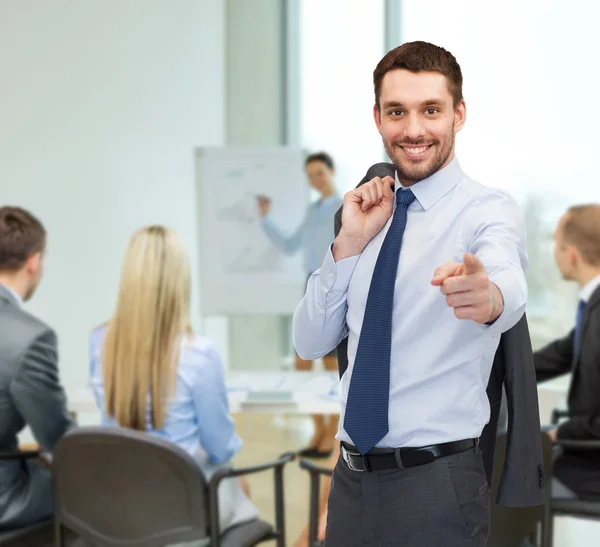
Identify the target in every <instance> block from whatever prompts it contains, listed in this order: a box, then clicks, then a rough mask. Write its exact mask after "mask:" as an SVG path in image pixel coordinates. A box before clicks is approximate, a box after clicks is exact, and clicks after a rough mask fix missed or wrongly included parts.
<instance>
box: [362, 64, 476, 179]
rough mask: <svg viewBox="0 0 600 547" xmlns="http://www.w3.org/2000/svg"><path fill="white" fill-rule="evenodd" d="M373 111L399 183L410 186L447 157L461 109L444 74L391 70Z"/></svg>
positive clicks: (461, 119) (462, 113) (460, 123)
mask: <svg viewBox="0 0 600 547" xmlns="http://www.w3.org/2000/svg"><path fill="white" fill-rule="evenodd" d="M373 114H374V117H375V123H376V124H377V129H378V130H379V133H380V134H381V138H382V139H383V145H384V146H385V151H386V152H387V154H388V156H389V158H390V160H392V162H393V163H394V166H395V167H396V170H397V172H398V178H399V179H400V182H401V183H402V184H403V185H405V186H410V185H412V184H414V183H415V182H418V181H420V180H423V179H425V178H427V177H429V176H431V175H433V173H435V172H436V171H439V170H440V169H442V168H443V167H445V166H446V165H448V164H449V163H450V162H451V161H452V159H453V158H454V139H455V136H456V133H458V131H460V130H461V129H462V127H463V125H464V123H465V119H466V108H465V103H464V101H463V100H461V101H460V102H459V103H458V104H457V105H455V104H454V101H453V98H452V95H451V93H450V91H449V88H448V81H447V79H446V77H445V76H444V75H443V74H440V73H438V72H410V71H408V70H404V69H395V70H391V71H390V72H388V73H387V74H386V75H385V76H384V78H383V81H382V83H381V94H380V97H379V105H375V107H374V109H373Z"/></svg>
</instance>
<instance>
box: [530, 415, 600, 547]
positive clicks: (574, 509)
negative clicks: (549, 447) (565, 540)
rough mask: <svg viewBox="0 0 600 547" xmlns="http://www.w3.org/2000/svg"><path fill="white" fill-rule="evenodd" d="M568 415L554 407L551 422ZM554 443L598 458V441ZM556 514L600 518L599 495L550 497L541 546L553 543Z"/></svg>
mask: <svg viewBox="0 0 600 547" xmlns="http://www.w3.org/2000/svg"><path fill="white" fill-rule="evenodd" d="M568 416H569V413H568V411H567V410H564V409H558V408H555V409H554V410H553V411H552V420H551V423H552V424H555V425H556V424H558V421H559V419H560V418H567V417H568ZM555 444H557V445H558V446H561V447H563V449H565V450H572V451H578V452H598V457H599V458H600V441H596V440H590V441H579V440H578V441H572V440H568V439H564V440H561V439H559V440H557V441H556V443H555ZM556 515H564V516H571V517H587V518H594V519H600V497H599V498H598V499H597V500H582V499H577V498H574V499H571V498H555V497H551V498H550V499H549V501H548V503H547V504H546V516H545V520H546V530H545V533H544V543H542V547H552V545H553V541H554V517H555V516H556Z"/></svg>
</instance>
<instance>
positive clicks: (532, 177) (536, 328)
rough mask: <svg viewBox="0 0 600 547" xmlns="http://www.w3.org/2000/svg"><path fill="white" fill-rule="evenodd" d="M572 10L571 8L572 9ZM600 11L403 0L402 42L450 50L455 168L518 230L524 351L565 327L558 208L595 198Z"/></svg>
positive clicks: (572, 298)
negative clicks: (461, 112)
mask: <svg viewBox="0 0 600 547" xmlns="http://www.w3.org/2000/svg"><path fill="white" fill-rule="evenodd" d="M576 5H579V6H581V8H582V9H580V10H577V9H575V8H574V6H576ZM599 18H600V4H595V3H587V2H586V3H585V5H584V3H583V2H580V3H576V2H575V3H565V2H563V3H561V2H521V1H519V0H507V1H504V2H501V3H495V4H494V3H488V2H471V1H468V0H454V1H453V2H448V1H447V0H405V1H404V2H403V3H402V16H401V20H400V21H398V24H399V25H401V36H402V40H403V41H411V40H426V41H429V42H433V43H435V44H437V45H440V46H443V47H445V48H446V49H448V50H449V51H451V52H452V53H453V54H454V55H455V56H456V58H457V60H458V62H459V63H460V65H461V67H462V70H463V76H464V95H465V100H466V103H467V113H468V114H467V124H466V126H465V128H464V129H463V131H462V132H461V134H459V136H458V138H457V155H458V158H459V160H460V162H461V165H462V167H463V169H464V170H465V171H466V172H467V173H469V175H470V176H472V177H473V178H475V179H476V180H479V181H480V182H482V183H483V184H486V185H489V186H496V187H501V188H504V189H506V190H508V191H510V192H511V193H512V195H513V196H514V197H515V198H516V199H517V200H518V201H519V203H520V205H521V206H522V208H523V209H524V212H525V214H526V219H527V229H528V252H529V268H528V272H527V278H528V283H529V303H528V311H527V314H528V319H529V323H530V330H531V333H532V339H533V344H534V347H539V346H540V345H541V344H543V343H546V342H547V341H549V340H551V339H554V338H556V337H557V336H561V335H563V334H565V333H566V332H567V331H568V330H569V329H570V328H572V326H573V324H574V318H575V306H576V304H577V287H576V286H575V285H574V284H573V283H566V282H564V281H562V280H561V278H560V275H559V273H558V270H557V268H556V266H555V265H554V259H553V255H552V250H553V242H552V233H553V231H554V228H555V226H556V223H557V221H558V219H559V217H560V216H561V215H562V213H563V212H564V211H565V210H566V208H567V207H569V206H570V205H572V204H574V203H581V202H588V201H598V196H599V195H600V194H599V192H598V189H597V188H598V182H597V180H598V179H597V168H595V165H594V164H595V162H596V160H595V156H594V152H595V146H597V142H598V138H597V134H596V132H595V130H596V129H597V128H598V127H600V109H598V108H596V105H595V103H596V98H595V94H596V90H597V89H598V84H599V83H600V77H599V76H598V72H597V70H596V69H595V68H594V66H595V63H594V59H593V58H592V55H593V53H592V52H593V51H594V48H593V44H592V40H593V37H594V35H595V33H597V30H596V28H595V27H596V21H598V19H599Z"/></svg>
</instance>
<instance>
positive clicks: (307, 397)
mask: <svg viewBox="0 0 600 547" xmlns="http://www.w3.org/2000/svg"><path fill="white" fill-rule="evenodd" d="M569 382H570V375H569V374H566V375H564V376H560V377H558V378H555V379H553V380H549V381H547V382H543V383H541V384H539V385H538V402H539V410H540V422H541V423H542V424H547V423H549V421H550V417H551V414H552V409H553V408H555V407H563V408H564V406H565V401H566V394H567V392H568V388H569ZM225 384H226V387H227V394H228V399H229V407H230V411H231V412H232V413H233V414H238V413H243V412H260V413H273V414H278V413H281V414H339V410H340V409H339V403H338V374H337V372H299V371H292V372H279V371H231V372H229V373H227V374H226V377H225ZM68 401H69V410H70V411H71V412H73V413H75V414H81V413H97V412H98V409H97V406H96V402H95V399H94V396H93V394H92V392H91V389H90V388H89V387H82V388H77V389H75V390H74V391H72V392H71V393H69V397H68Z"/></svg>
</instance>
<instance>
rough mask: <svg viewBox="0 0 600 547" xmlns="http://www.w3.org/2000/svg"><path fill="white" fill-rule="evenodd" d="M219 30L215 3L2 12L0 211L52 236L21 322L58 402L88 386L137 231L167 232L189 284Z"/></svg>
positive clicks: (182, 0) (220, 93) (133, 2)
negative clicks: (184, 253)
mask: <svg viewBox="0 0 600 547" xmlns="http://www.w3.org/2000/svg"><path fill="white" fill-rule="evenodd" d="M223 28H224V14H223V5H222V0H102V1H91V0H88V1H81V0H72V1H68V0H3V1H2V2H1V3H0V74H1V78H2V84H1V85H0V203H1V204H16V205H20V206H23V207H26V208H28V209H30V210H31V211H32V212H33V213H34V214H36V215H38V216H39V217H40V218H41V220H42V221H43V223H44V224H45V225H46V228H47V229H48V232H49V247H48V256H47V263H46V276H45V278H44V280H43V283H42V285H41V286H40V289H39V291H38V293H37V294H36V295H35V298H34V299H33V301H32V302H31V304H30V305H29V308H30V310H31V311H32V312H33V313H35V314H37V315H39V316H40V317H42V318H43V319H44V320H46V321H47V322H48V323H50V324H51V325H52V326H53V327H55V328H56V330H57V332H58V334H59V339H60V352H61V365H60V366H61V375H62V379H63V381H64V383H65V384H66V386H67V388H72V387H75V386H78V385H85V383H86V382H87V377H88V370H87V363H88V358H87V339H88V335H89V332H90V330H91V329H92V328H93V327H94V326H95V325H97V324H98V323H100V322H101V321H103V320H105V319H106V318H107V317H108V316H109V314H110V313H111V310H112V307H113V304H114V300H115V296H116V290H117V283H118V277H119V273H120V272H119V269H120V262H121V258H122V254H123V251H124V248H125V245H126V243H127V240H128V238H129V236H130V235H131V232H132V231H133V230H135V229H136V228H138V227H139V226H141V225H143V224H146V223H165V224H167V225H169V226H171V227H173V228H174V229H175V230H177V231H178V232H179V233H180V234H181V236H182V237H183V238H184V239H185V241H186V243H187V245H188V247H189V249H190V258H191V260H192V265H193V268H194V272H197V271H198V268H197V252H196V224H195V211H194V203H195V200H194V172H193V158H192V149H193V147H195V146H202V145H215V144H222V143H223V139H224V84H223V71H224V54H223V42H224V31H223ZM194 289H195V291H194V295H193V312H194V320H195V324H196V325H197V324H198V322H197V319H198V314H197V313H196V311H197V310H198V298H199V295H198V293H197V285H196V286H195V287H194Z"/></svg>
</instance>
